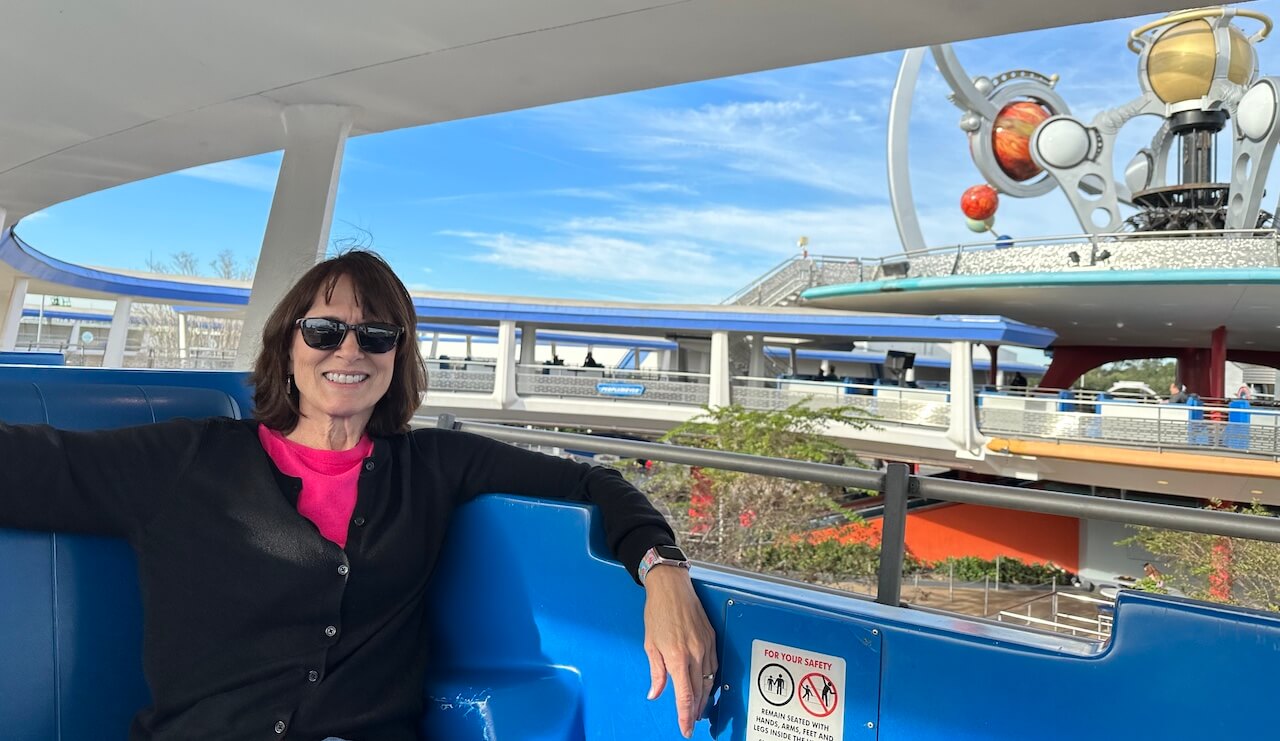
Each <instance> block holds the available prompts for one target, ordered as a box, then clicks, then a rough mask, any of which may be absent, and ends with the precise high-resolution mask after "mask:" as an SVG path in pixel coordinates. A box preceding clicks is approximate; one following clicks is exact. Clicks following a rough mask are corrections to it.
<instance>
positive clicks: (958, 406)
mask: <svg viewBox="0 0 1280 741" xmlns="http://www.w3.org/2000/svg"><path fill="white" fill-rule="evenodd" d="M976 401H977V399H976V398H975V396H974V388H973V344H972V343H970V342H953V343H951V423H950V425H948V427H947V439H948V440H950V441H951V442H952V443H954V444H955V446H956V448H958V450H957V451H956V455H957V456H960V457H966V458H981V457H982V455H983V452H984V450H985V449H984V448H983V447H982V446H983V444H984V443H985V442H986V438H984V437H983V436H982V433H981V432H979V431H978V413H977V406H976Z"/></svg>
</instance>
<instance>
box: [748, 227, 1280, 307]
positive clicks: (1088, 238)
mask: <svg viewBox="0 0 1280 741" xmlns="http://www.w3.org/2000/svg"><path fill="white" fill-rule="evenodd" d="M1206 234H1211V235H1226V236H1232V235H1236V236H1242V237H1244V236H1247V237H1257V238H1259V239H1267V238H1270V239H1276V238H1277V237H1280V229H1274V228H1270V229H1177V230H1170V231H1160V232H1104V233H1100V234H1088V233H1080V234H1050V235H1039V236H1032V237H1009V238H1007V239H986V240H979V241H974V242H956V243H954V244H946V245H938V246H935V247H926V248H925V249H922V250H915V251H903V252H895V253H892V254H888V255H880V256H863V257H859V256H844V255H824V256H822V259H824V260H831V261H843V262H849V261H860V262H862V263H863V264H865V265H867V266H878V265H883V264H884V263H887V262H899V261H902V260H911V259H913V258H918V257H926V256H933V255H940V254H949V253H952V252H956V251H959V252H960V253H964V252H969V251H973V250H978V249H987V248H995V247H1001V246H1005V247H1009V246H1017V245H1049V244H1053V243H1066V242H1098V241H1099V240H1113V241H1114V240H1124V241H1132V240H1141V239H1162V238H1165V237H1193V236H1204V235H1206ZM799 259H802V258H800V257H792V258H790V260H799ZM809 259H817V258H815V257H812V256H811V257H810V258H809ZM790 260H789V261H788V262H790ZM784 264H785V263H784ZM761 280H763V277H762V278H761ZM757 282H759V281H757ZM754 285H756V284H755V283H753V284H752V286H754ZM752 286H748V287H747V288H745V289H743V290H742V291H740V292H739V293H746V292H747V290H748V289H750V288H751V287H752Z"/></svg>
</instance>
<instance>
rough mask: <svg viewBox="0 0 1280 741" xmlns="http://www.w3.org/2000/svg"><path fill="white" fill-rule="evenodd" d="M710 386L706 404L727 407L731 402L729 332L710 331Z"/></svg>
mask: <svg viewBox="0 0 1280 741" xmlns="http://www.w3.org/2000/svg"><path fill="white" fill-rule="evenodd" d="M709 371H710V373H711V388H710V389H709V393H710V398H709V399H708V400H707V404H708V405H709V406H713V407H727V406H729V404H731V403H732V399H731V396H730V393H729V333H728V332H725V331H719V332H712V333H711V368H710V369H709Z"/></svg>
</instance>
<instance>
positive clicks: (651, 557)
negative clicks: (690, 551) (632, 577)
mask: <svg viewBox="0 0 1280 741" xmlns="http://www.w3.org/2000/svg"><path fill="white" fill-rule="evenodd" d="M659 547H662V548H672V549H674V550H675V551H676V552H678V553H679V554H680V555H681V556H684V551H681V550H680V549H679V548H678V547H677V546H654V547H653V548H650V549H649V550H647V551H645V554H644V558H641V559H640V566H639V568H637V569H636V576H637V577H638V578H639V579H640V583H641V584H644V579H645V576H647V575H648V573H649V569H652V568H653V567H654V566H682V567H684V568H686V569H687V568H689V559H688V558H667V557H665V556H663V555H662V554H661V553H659V552H658V548H659Z"/></svg>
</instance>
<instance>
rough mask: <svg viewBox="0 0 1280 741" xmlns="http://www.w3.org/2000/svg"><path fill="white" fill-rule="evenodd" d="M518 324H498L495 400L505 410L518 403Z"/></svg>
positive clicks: (506, 322) (507, 321) (509, 322)
mask: <svg viewBox="0 0 1280 741" xmlns="http://www.w3.org/2000/svg"><path fill="white" fill-rule="evenodd" d="M517 398H519V397H517V396H516V323H515V322H514V321H512V320H510V319H504V320H502V321H501V322H498V365H497V367H496V368H494V375H493V400H494V401H496V402H498V404H500V405H502V407H503V408H504V409H505V408H506V407H509V406H511V405H512V404H514V403H515V402H516V399H517Z"/></svg>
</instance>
